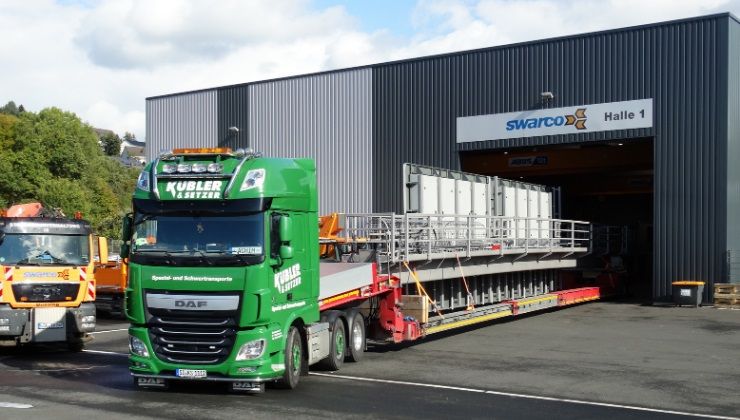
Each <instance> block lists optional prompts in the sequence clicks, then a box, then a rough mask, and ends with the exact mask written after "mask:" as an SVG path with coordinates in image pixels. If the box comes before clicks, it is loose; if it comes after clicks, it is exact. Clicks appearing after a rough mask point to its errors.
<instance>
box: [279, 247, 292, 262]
mask: <svg viewBox="0 0 740 420" xmlns="http://www.w3.org/2000/svg"><path fill="white" fill-rule="evenodd" d="M280 258H281V259H284V260H289V259H291V258H293V247H292V246H290V245H280Z"/></svg>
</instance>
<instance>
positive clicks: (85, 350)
mask: <svg viewBox="0 0 740 420" xmlns="http://www.w3.org/2000/svg"><path fill="white" fill-rule="evenodd" d="M82 351H83V352H85V353H96V354H107V355H111V356H126V357H128V353H118V352H115V351H105V350H88V349H84V350H82Z"/></svg>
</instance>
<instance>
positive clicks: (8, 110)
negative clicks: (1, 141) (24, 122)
mask: <svg viewBox="0 0 740 420" xmlns="http://www.w3.org/2000/svg"><path fill="white" fill-rule="evenodd" d="M21 106H23V105H21ZM19 113H20V112H19V111H18V107H17V106H16V104H15V102H13V101H9V102H8V103H7V104H5V106H3V107H2V108H0V114H8V115H15V116H17V115H18V114H19Z"/></svg>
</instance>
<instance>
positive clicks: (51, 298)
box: [0, 217, 95, 351]
mask: <svg viewBox="0 0 740 420" xmlns="http://www.w3.org/2000/svg"><path fill="white" fill-rule="evenodd" d="M92 249H93V243H92V235H91V233H90V224H89V223H88V222H87V221H84V220H78V219H67V218H51V217H0V273H1V274H2V277H0V344H6V345H7V344H10V345H18V344H26V343H48V342H66V343H67V344H68V346H69V348H70V349H72V350H76V351H79V350H81V349H82V348H83V346H84V343H85V341H87V340H88V339H89V338H90V337H89V335H88V333H89V332H92V331H94V330H95V304H94V300H95V284H94V278H93V256H92V252H91V251H92Z"/></svg>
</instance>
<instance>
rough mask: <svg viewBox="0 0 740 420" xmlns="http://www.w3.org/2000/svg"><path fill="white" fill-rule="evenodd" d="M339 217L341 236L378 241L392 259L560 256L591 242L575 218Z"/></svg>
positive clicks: (585, 224) (586, 227) (583, 248)
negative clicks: (458, 255)
mask: <svg viewBox="0 0 740 420" xmlns="http://www.w3.org/2000/svg"><path fill="white" fill-rule="evenodd" d="M341 219H342V220H344V221H345V227H344V229H343V231H342V233H341V234H340V235H342V236H344V237H345V238H346V240H347V241H353V240H356V239H357V238H363V243H374V244H377V245H378V248H379V250H378V251H379V252H380V253H384V254H386V255H387V257H388V258H389V260H390V261H391V262H398V261H404V260H409V259H410V258H411V257H416V259H418V258H421V259H426V260H427V261H429V260H431V259H433V258H435V257H437V258H438V257H439V255H440V254H444V253H451V252H464V253H465V256H466V258H471V257H472V256H473V254H476V255H480V253H481V252H484V251H486V252H488V253H489V254H490V255H501V256H503V255H505V254H507V253H519V254H522V255H521V256H525V255H527V254H529V253H531V252H538V253H543V252H546V253H547V255H553V254H556V255H558V256H559V257H561V258H562V257H563V255H566V254H567V255H572V254H573V253H575V252H579V253H580V252H587V251H588V249H589V246H590V242H591V225H590V223H589V222H585V221H578V220H565V219H548V218H537V217H507V216H475V215H456V214H417V213H406V214H403V215H399V214H394V213H357V214H349V213H348V214H343V215H342V218H341ZM543 258H544V257H543Z"/></svg>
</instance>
